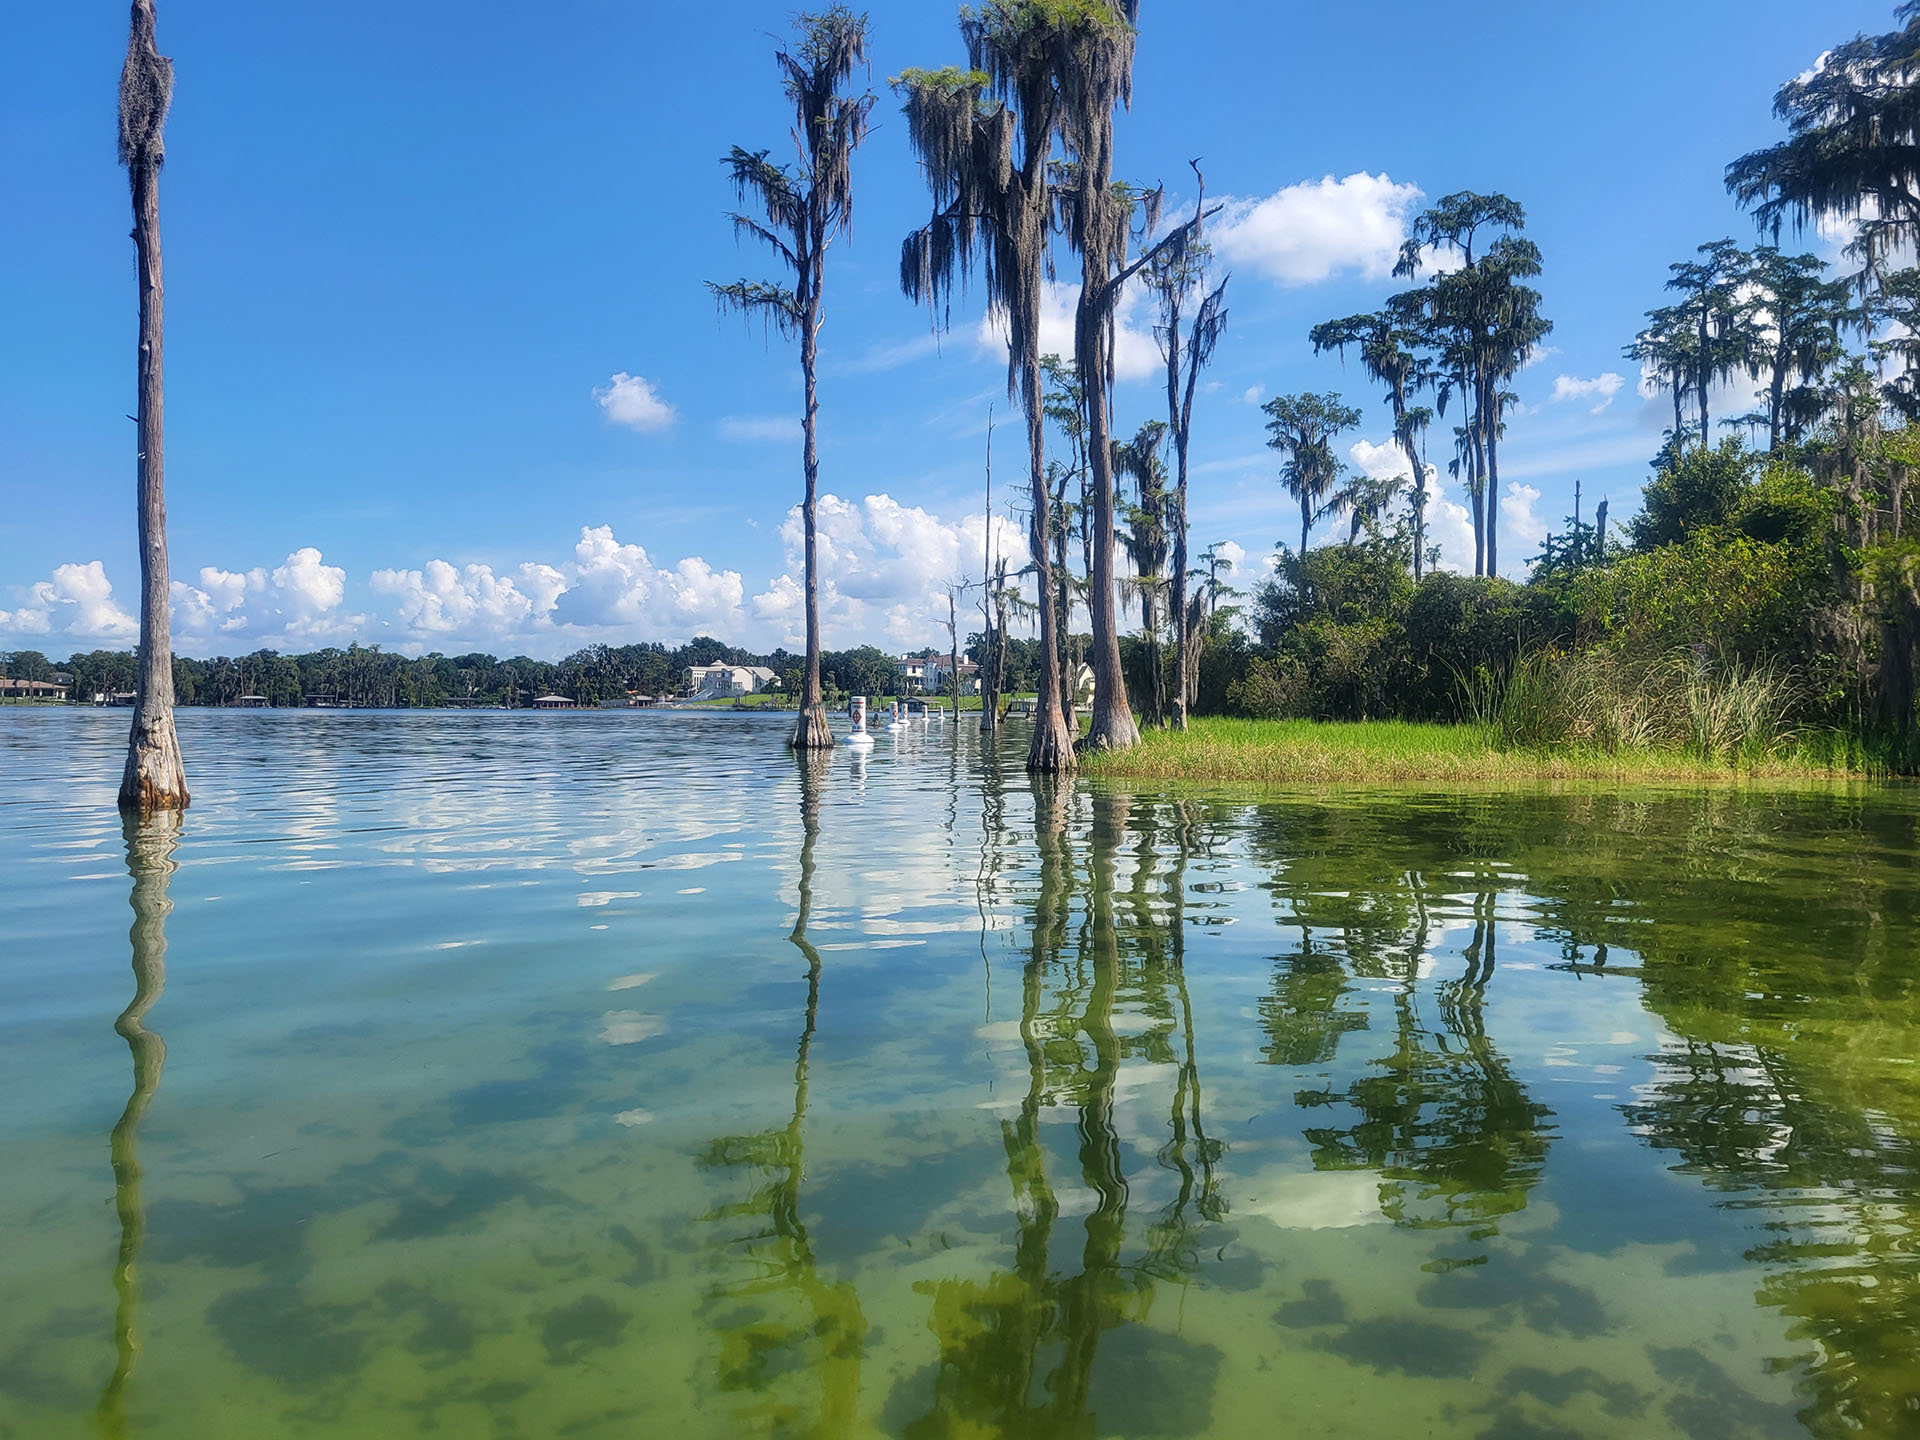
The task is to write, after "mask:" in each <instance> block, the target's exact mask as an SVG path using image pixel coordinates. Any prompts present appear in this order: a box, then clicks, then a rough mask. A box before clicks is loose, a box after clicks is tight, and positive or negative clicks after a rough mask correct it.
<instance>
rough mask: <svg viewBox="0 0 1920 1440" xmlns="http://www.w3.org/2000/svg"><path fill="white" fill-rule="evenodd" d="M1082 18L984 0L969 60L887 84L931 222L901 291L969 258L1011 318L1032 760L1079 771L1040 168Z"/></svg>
mask: <svg viewBox="0 0 1920 1440" xmlns="http://www.w3.org/2000/svg"><path fill="white" fill-rule="evenodd" d="M1077 13H1078V8H1077V6H1074V5H1071V4H1069V5H1052V6H1049V5H1046V4H1034V3H1028V0H1020V3H1014V0H990V3H988V4H985V5H982V6H980V7H979V8H977V9H971V10H968V11H966V12H964V13H963V15H962V18H961V22H960V29H961V34H962V36H963V37H964V39H965V41H966V45H967V53H968V60H969V64H970V66H971V68H970V69H967V70H959V69H956V68H953V67H948V68H946V69H942V70H908V71H906V72H904V73H903V74H901V75H900V76H898V77H897V78H896V79H895V80H894V82H893V84H894V88H895V89H896V90H898V91H899V92H900V94H901V96H902V98H903V100H904V102H905V105H904V108H905V112H906V118H907V135H908V138H909V140H910V141H911V143H912V145H913V148H914V151H915V152H916V153H917V154H918V155H919V156H920V160H921V163H922V165H923V166H924V168H925V171H926V176H927V184H928V186H929V188H930V189H931V190H932V192H933V203H934V214H933V217H932V219H930V220H929V221H928V222H927V224H925V225H924V226H922V227H921V228H920V229H918V230H916V231H914V232H913V234H911V235H909V236H908V237H907V239H906V242H905V243H904V244H903V245H902V247H901V251H900V284H901V288H902V289H903V290H905V291H906V293H907V294H908V295H909V296H911V297H912V298H913V299H915V300H917V301H924V302H926V303H928V304H938V303H940V302H941V301H944V300H945V299H946V298H947V297H948V296H949V295H950V294H951V293H952V290H953V287H954V286H955V284H956V283H958V282H963V281H964V280H965V278H966V276H967V275H968V274H969V273H970V272H971V271H972V269H973V267H974V266H975V264H976V263H977V264H978V266H979V268H980V269H981V271H982V272H983V273H984V275H985V279H986V287H987V302H988V304H989V305H990V306H992V307H993V308H994V309H995V310H997V311H998V312H1000V313H1001V314H1002V315H1004V316H1005V317H1006V322H1007V389H1008V392H1009V394H1011V395H1013V396H1014V397H1015V398H1017V399H1018V400H1019V402H1020V407H1021V411H1022V413H1023V414H1024V416H1025V419H1026V422H1027V488H1028V493H1029V496H1030V498H1031V505H1030V510H1029V516H1030V520H1029V527H1028V539H1027V550H1028V553H1029V555H1030V556H1031V563H1032V568H1033V571H1034V574H1035V577H1036V580H1037V583H1038V593H1039V596H1040V602H1041V603H1040V606H1039V614H1040V667H1039V668H1040V673H1039V676H1038V686H1039V700H1038V703H1037V705H1036V712H1035V717H1034V727H1033V743H1032V746H1031V748H1030V749H1029V750H1028V752H1027V769H1028V770H1030V771H1035V772H1041V773H1052V772H1056V771H1060V770H1067V769H1071V768H1072V766H1073V735H1072V733H1071V732H1070V731H1069V729H1068V728H1067V719H1066V715H1065V712H1064V711H1063V709H1062V706H1061V700H1060V695H1061V684H1060V666H1061V655H1060V634H1059V624H1058V619H1059V617H1058V615H1057V613H1056V610H1055V607H1054V605H1053V603H1052V596H1053V590H1054V576H1053V560H1052V556H1051V555H1050V553H1049V546H1050V541H1051V539H1052V536H1053V529H1054V526H1053V520H1052V504H1051V499H1052V497H1051V494H1050V492H1049V489H1048V485H1047V475H1046V441H1045V434H1044V426H1045V421H1046V411H1045V406H1044V401H1043V397H1042V383H1041V382H1042V373H1041V363H1040V360H1041V357H1040V308H1041V300H1042V296H1043V294H1044V291H1045V286H1046V272H1047V240H1048V234H1049V230H1050V228H1051V220H1052V197H1051V193H1050V191H1049V189H1048V173H1047V167H1048V163H1049V160H1050V158H1051V156H1052V151H1053V137H1054V130H1055V127H1056V124H1057V122H1058V116H1059V105H1060V97H1059V82H1058V74H1059V67H1060V64H1061V62H1062V60H1063V58H1064V57H1065V54H1066V41H1067V39H1068V37H1069V36H1070V35H1071V33H1072V22H1073V20H1074V18H1075V16H1076V15H1077Z"/></svg>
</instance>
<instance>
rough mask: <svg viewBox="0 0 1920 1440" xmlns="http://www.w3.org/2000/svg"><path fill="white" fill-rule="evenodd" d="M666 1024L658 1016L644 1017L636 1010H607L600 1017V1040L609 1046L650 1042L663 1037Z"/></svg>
mask: <svg viewBox="0 0 1920 1440" xmlns="http://www.w3.org/2000/svg"><path fill="white" fill-rule="evenodd" d="M666 1030H667V1022H666V1021H665V1020H663V1019H661V1018H660V1017H659V1016H658V1015H645V1014H642V1013H641V1012H640V1011H638V1010H609V1011H607V1013H606V1014H605V1015H603V1016H602V1017H601V1024H600V1038H601V1039H602V1040H604V1041H606V1043H607V1044H609V1045H638V1044H639V1043H640V1042H641V1041H642V1040H651V1039H653V1037H654V1036H656V1035H664V1034H665V1033H666Z"/></svg>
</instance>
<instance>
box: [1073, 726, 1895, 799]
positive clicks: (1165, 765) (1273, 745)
mask: <svg viewBox="0 0 1920 1440" xmlns="http://www.w3.org/2000/svg"><path fill="white" fill-rule="evenodd" d="M1086 768H1087V770H1088V771H1089V773H1092V774H1097V775H1114V776H1129V777H1136V778H1140V779H1151V780H1227V781H1252V782H1280V783H1284V782H1294V781H1342V780H1355V781H1369V780H1458V781H1503V780H1582V779H1587V780H1611V779H1619V780H1707V779H1735V778H1740V777H1789V776H1806V777H1820V776H1834V775H1847V774H1860V773H1863V770H1864V767H1863V765H1862V764H1861V762H1860V760H1859V758H1858V757H1856V756H1853V755H1851V754H1849V753H1848V747H1846V746H1843V745H1836V744H1832V743H1829V742H1826V741H1824V740H1821V739H1819V738H1817V737H1816V738H1814V739H1811V740H1809V741H1807V742H1803V743H1801V744H1799V745H1797V746H1795V747H1793V748H1791V749H1788V750H1784V751H1783V752H1781V753H1779V754H1777V755H1775V756H1773V757H1770V758H1768V759H1765V760H1761V761H1759V762H1757V763H1754V764H1746V765H1741V766H1738V767H1736V766H1734V765H1733V764H1731V763H1729V762H1728V761H1726V760H1715V759H1707V758H1703V757H1700V756H1697V755H1690V754H1687V753H1685V752H1682V751H1676V750H1662V749H1621V750H1618V751H1606V750H1600V749H1591V748H1588V749H1583V748H1579V747H1572V746H1552V747H1543V748H1522V747H1502V746H1501V745H1499V743H1498V740H1497V736H1496V732H1495V731H1494V730H1493V728H1492V727H1491V726H1485V725H1423V724H1415V723H1412V722H1408V721H1402V720H1371V721H1358V722H1351V723H1344V722H1331V721H1315V720H1229V719H1218V718H1210V719H1202V720H1195V721H1193V722H1192V724H1191V726H1190V727H1189V729H1188V730H1187V732H1186V733H1185V734H1177V733H1175V732H1173V731H1169V730H1154V731H1149V732H1147V733H1146V734H1145V735H1144V736H1143V737H1142V739H1141V743H1140V745H1139V746H1138V747H1137V748H1135V749H1132V750H1126V751H1120V752H1117V753H1110V754H1102V755H1091V756H1088V757H1087V759H1086Z"/></svg>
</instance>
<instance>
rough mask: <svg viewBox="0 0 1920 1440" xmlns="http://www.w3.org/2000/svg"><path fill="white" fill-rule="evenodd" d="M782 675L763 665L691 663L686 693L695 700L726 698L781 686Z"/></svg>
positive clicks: (752, 693)
mask: <svg viewBox="0 0 1920 1440" xmlns="http://www.w3.org/2000/svg"><path fill="white" fill-rule="evenodd" d="M779 688H780V677H779V676H778V675H775V674H774V673H773V671H771V670H769V669H768V668H767V667H766V666H764V665H689V666H688V667H687V693H688V694H689V695H691V696H692V697H693V698H694V699H696V700H726V699H729V698H731V697H733V696H736V695H758V694H761V693H762V692H763V691H767V690H778V689H779Z"/></svg>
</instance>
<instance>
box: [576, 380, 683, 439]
mask: <svg viewBox="0 0 1920 1440" xmlns="http://www.w3.org/2000/svg"><path fill="white" fill-rule="evenodd" d="M593 398H594V399H595V400H596V401H598V402H599V405H600V408H601V409H602V410H604V411H605V412H606V415H607V419H609V420H611V421H612V422H613V423H614V424H616V425H625V426H626V427H627V428H628V429H630V430H639V431H642V432H651V431H655V430H665V429H666V428H667V427H668V426H669V425H671V424H673V422H674V418H675V417H674V409H673V407H672V406H671V405H669V404H667V402H666V401H664V400H662V399H661V398H660V395H659V392H658V391H656V390H655V389H654V388H653V382H652V381H650V380H648V379H646V378H645V377H644V376H640V375H629V374H628V373H627V372H626V371H624V370H622V371H620V372H619V373H618V374H616V375H615V376H614V377H613V378H612V379H611V380H609V381H607V383H606V384H604V385H600V386H596V387H595V388H594V392H593Z"/></svg>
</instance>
